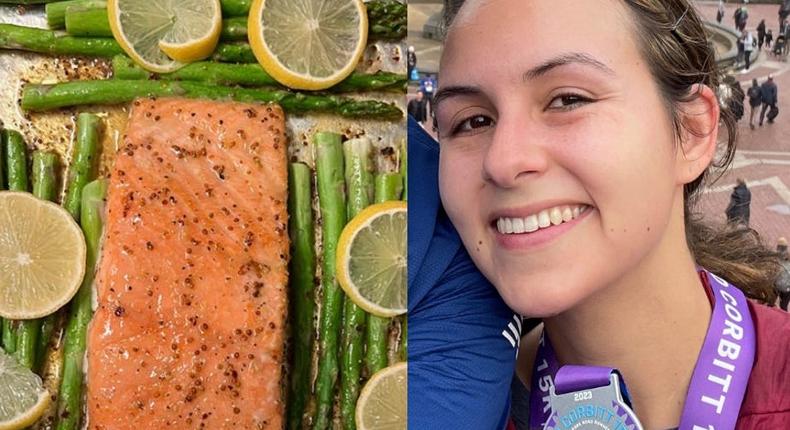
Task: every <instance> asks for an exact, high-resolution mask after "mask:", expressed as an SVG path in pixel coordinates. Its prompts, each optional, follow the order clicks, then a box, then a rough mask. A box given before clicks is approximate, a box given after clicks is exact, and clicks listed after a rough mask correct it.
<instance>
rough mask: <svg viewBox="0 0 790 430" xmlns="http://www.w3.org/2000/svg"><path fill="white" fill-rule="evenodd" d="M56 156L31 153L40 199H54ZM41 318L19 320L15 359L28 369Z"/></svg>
mask: <svg viewBox="0 0 790 430" xmlns="http://www.w3.org/2000/svg"><path fill="white" fill-rule="evenodd" d="M57 159H58V156H57V155H55V154H54V153H51V152H42V151H35V152H34V153H33V168H32V179H33V195H34V196H36V197H38V198H39V199H42V200H48V201H52V200H54V199H55V164H56V163H57ZM42 321H43V319H35V320H26V321H20V322H19V323H18V324H19V330H18V333H17V336H18V338H17V351H16V353H17V359H18V360H19V363H20V364H22V365H23V366H25V367H27V368H28V369H36V364H37V362H38V356H37V355H36V353H37V349H36V348H37V347H38V341H39V339H38V337H39V333H40V330H41V323H42Z"/></svg>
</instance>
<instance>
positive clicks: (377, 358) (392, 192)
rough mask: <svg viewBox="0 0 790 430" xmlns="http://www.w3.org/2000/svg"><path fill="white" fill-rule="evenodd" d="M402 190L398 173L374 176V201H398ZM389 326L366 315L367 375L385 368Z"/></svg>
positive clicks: (381, 320)
mask: <svg viewBox="0 0 790 430" xmlns="http://www.w3.org/2000/svg"><path fill="white" fill-rule="evenodd" d="M402 189H403V178H402V176H401V175H400V174H398V173H382V174H379V175H377V176H376V187H375V190H376V191H375V201H376V203H382V202H386V201H390V200H398V199H400V195H401V190H402ZM389 326H390V319H389V318H382V317H377V316H375V315H368V325H367V331H366V333H365V334H366V339H367V349H366V350H365V366H366V367H367V369H368V375H373V374H374V373H376V372H378V371H379V370H381V369H383V368H385V367H387V364H388V360H387V343H388V342H387V341H388V332H389Z"/></svg>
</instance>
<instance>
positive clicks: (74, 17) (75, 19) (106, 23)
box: [66, 6, 112, 37]
mask: <svg viewBox="0 0 790 430" xmlns="http://www.w3.org/2000/svg"><path fill="white" fill-rule="evenodd" d="M66 33H68V34H70V35H72V36H80V37H112V30H111V29H110V20H109V19H107V8H86V7H84V6H69V7H68V8H66Z"/></svg>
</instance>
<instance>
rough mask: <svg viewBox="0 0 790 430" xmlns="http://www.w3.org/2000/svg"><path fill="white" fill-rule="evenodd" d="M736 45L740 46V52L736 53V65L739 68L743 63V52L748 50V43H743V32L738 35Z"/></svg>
mask: <svg viewBox="0 0 790 430" xmlns="http://www.w3.org/2000/svg"><path fill="white" fill-rule="evenodd" d="M735 45H736V46H737V47H738V53H737V54H736V55H735V67H736V68H737V67H739V66H740V65H741V64H742V63H743V54H744V53H745V52H746V49H745V46H746V45H744V44H743V34H741V35H740V36H738V40H736V41H735Z"/></svg>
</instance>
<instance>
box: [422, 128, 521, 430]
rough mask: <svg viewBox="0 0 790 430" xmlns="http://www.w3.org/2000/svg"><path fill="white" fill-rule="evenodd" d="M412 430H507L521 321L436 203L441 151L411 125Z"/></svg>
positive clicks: (424, 133) (431, 140)
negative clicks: (472, 257) (469, 252)
mask: <svg viewBox="0 0 790 430" xmlns="http://www.w3.org/2000/svg"><path fill="white" fill-rule="evenodd" d="M408 138H409V148H408V151H409V152H408V154H409V178H408V180H409V184H408V186H409V229H408V235H409V237H408V240H409V252H408V255H409V257H408V259H409V261H408V264H409V329H408V336H409V385H408V390H409V409H408V410H409V428H413V429H420V430H426V429H427V430H431V429H437V430H445V429H453V430H464V429H470V430H487V429H503V428H504V427H505V425H506V423H507V418H508V411H509V406H510V398H509V393H510V382H511V379H512V376H513V369H514V364H515V357H516V351H517V346H518V342H519V340H518V339H519V335H520V331H521V322H520V320H519V318H518V317H517V316H516V315H515V314H514V313H513V312H512V311H511V310H510V309H509V308H508V307H507V305H505V303H504V302H503V301H502V299H501V298H500V297H499V294H498V293H497V292H496V290H495V289H494V288H493V287H492V286H491V284H490V283H489V282H488V281H487V280H486V279H485V278H484V277H483V276H482V274H481V273H480V272H479V271H478V270H477V268H476V267H475V266H474V264H473V263H472V261H471V259H470V258H469V255H468V254H467V253H466V250H465V249H464V247H463V246H462V244H461V240H460V238H459V237H458V233H457V232H456V231H455V229H454V228H453V226H452V224H451V223H450V221H449V219H448V218H447V215H446V214H445V213H444V210H443V209H442V208H441V204H440V201H439V185H438V164H439V147H438V145H437V143H436V141H434V140H433V139H432V138H431V137H430V136H429V135H428V134H427V133H426V132H425V131H424V130H423V129H422V128H421V127H420V126H419V125H418V124H417V123H416V122H415V121H413V120H412V119H411V118H409V130H408Z"/></svg>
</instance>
